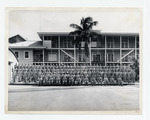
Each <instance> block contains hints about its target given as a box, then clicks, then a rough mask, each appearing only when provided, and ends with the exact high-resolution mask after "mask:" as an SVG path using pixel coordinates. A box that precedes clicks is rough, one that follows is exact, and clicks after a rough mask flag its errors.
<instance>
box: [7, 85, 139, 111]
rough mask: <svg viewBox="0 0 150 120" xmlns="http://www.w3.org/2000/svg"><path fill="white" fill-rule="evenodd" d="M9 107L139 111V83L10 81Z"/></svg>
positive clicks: (23, 109)
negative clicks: (15, 83)
mask: <svg viewBox="0 0 150 120" xmlns="http://www.w3.org/2000/svg"><path fill="white" fill-rule="evenodd" d="M8 87H9V90H8V110H9V111H87V110H88V111H115V110H116V111H117V110H119V111H129V110H131V111H138V110H139V85H138V84H136V85H128V86H67V87H65V86H40V87H39V86H32V85H9V86H8Z"/></svg>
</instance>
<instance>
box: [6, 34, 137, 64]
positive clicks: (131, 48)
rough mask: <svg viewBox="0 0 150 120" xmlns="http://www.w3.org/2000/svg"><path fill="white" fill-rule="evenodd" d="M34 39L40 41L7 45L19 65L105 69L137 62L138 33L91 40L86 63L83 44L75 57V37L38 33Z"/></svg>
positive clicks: (105, 35)
mask: <svg viewBox="0 0 150 120" xmlns="http://www.w3.org/2000/svg"><path fill="white" fill-rule="evenodd" d="M38 35H39V37H40V39H41V40H40V41H32V40H23V38H21V36H17V37H18V38H17V39H20V40H21V42H15V43H11V44H9V48H10V49H12V50H13V51H14V53H15V55H16V56H17V58H18V60H19V64H33V65H43V64H44V65H85V64H86V65H101V66H109V65H129V64H130V63H131V57H135V58H139V34H138V33H101V35H102V37H103V39H101V38H99V37H97V38H96V39H92V40H91V43H90V45H89V51H90V54H89V57H88V58H87V59H85V52H84V41H83V42H82V44H81V47H82V48H81V52H80V53H79V51H78V48H75V46H74V45H73V39H75V37H76V36H70V35H69V32H68V33H67V32H38ZM15 38H16V37H12V38H10V39H15ZM85 62H86V63H85Z"/></svg>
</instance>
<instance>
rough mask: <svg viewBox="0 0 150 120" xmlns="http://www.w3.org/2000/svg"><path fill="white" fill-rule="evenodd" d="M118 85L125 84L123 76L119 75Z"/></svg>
mask: <svg viewBox="0 0 150 120" xmlns="http://www.w3.org/2000/svg"><path fill="white" fill-rule="evenodd" d="M118 85H119V86H123V81H122V78H121V76H119V77H118Z"/></svg>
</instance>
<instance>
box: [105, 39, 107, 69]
mask: <svg viewBox="0 0 150 120" xmlns="http://www.w3.org/2000/svg"><path fill="white" fill-rule="evenodd" d="M106 42H107V40H106V36H105V66H106V61H107V60H106V54H107V53H106V48H107V43H106Z"/></svg>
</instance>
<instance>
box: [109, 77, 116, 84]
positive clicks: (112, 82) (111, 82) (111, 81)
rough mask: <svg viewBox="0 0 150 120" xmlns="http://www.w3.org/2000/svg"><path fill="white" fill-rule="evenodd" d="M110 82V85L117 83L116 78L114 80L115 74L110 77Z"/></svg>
mask: <svg viewBox="0 0 150 120" xmlns="http://www.w3.org/2000/svg"><path fill="white" fill-rule="evenodd" d="M109 82H110V85H114V84H116V82H115V80H114V77H113V76H111V77H110V80H109Z"/></svg>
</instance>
